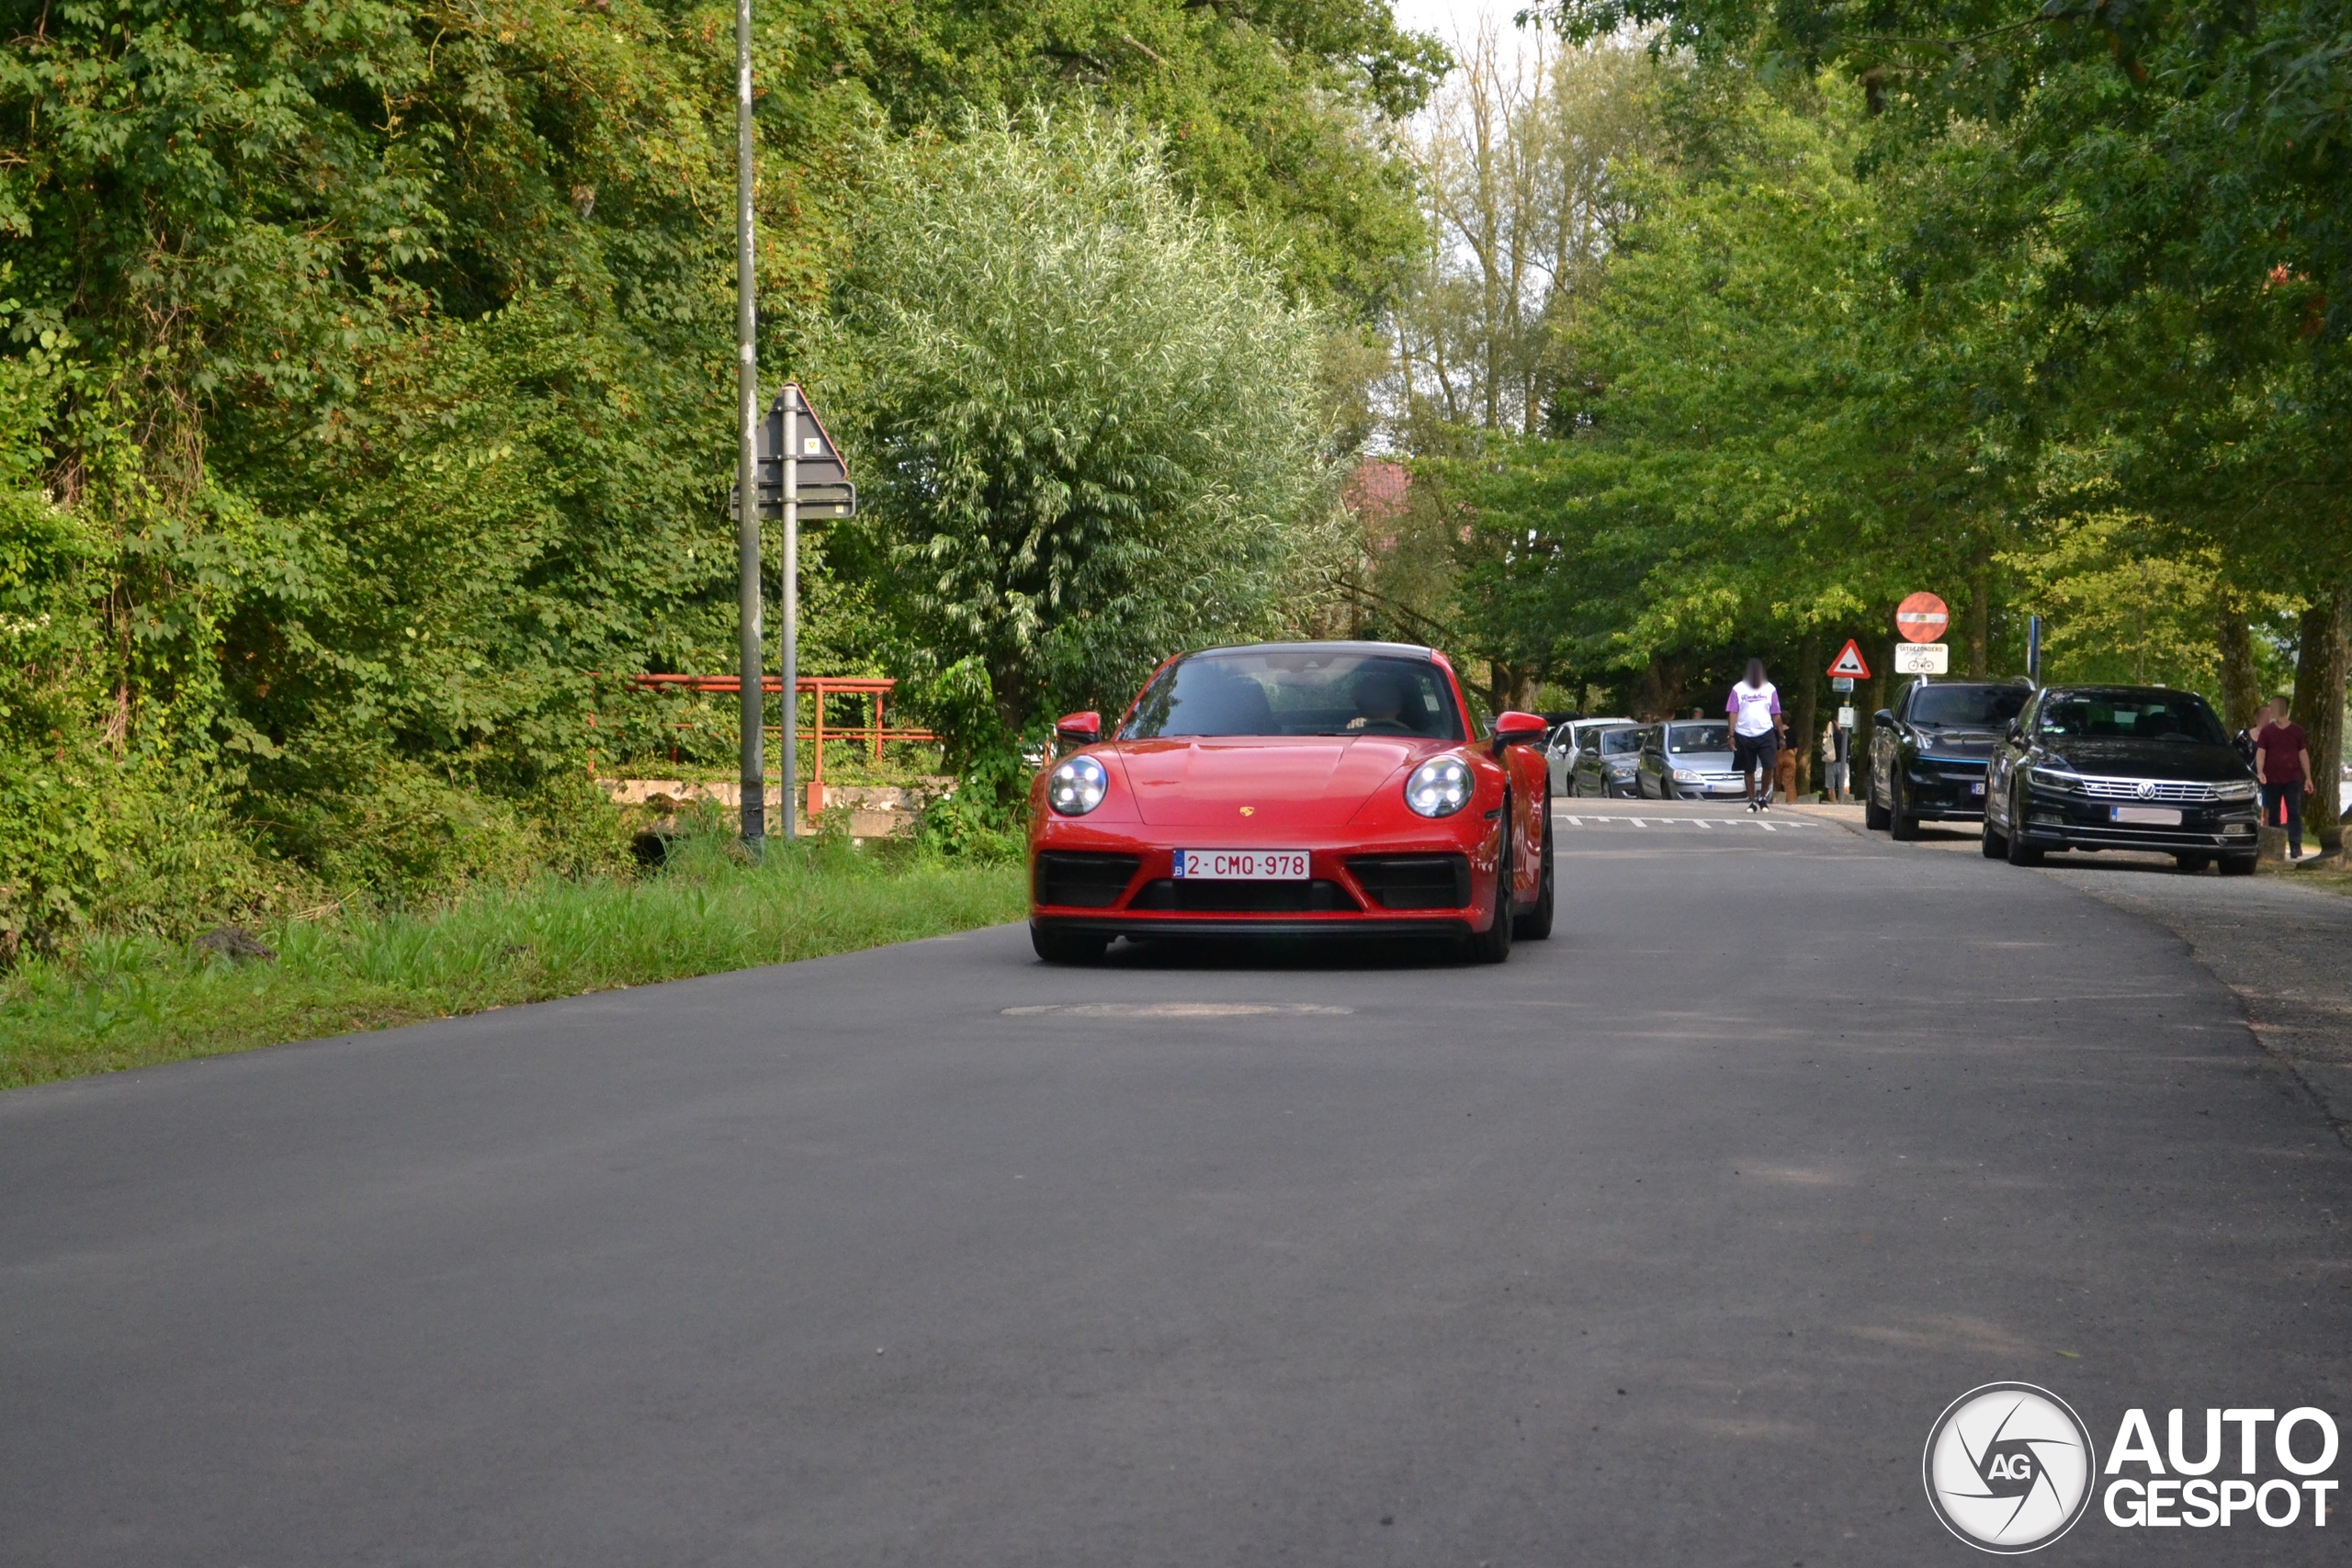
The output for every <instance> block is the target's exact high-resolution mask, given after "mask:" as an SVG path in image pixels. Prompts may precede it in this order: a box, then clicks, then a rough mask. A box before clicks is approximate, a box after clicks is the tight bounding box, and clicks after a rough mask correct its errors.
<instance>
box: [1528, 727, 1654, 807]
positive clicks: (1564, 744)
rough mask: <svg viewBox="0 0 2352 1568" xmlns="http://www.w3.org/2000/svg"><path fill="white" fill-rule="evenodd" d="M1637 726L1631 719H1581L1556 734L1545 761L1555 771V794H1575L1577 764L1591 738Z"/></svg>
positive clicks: (1553, 788) (1553, 785)
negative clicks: (1609, 730) (1602, 732)
mask: <svg viewBox="0 0 2352 1568" xmlns="http://www.w3.org/2000/svg"><path fill="white" fill-rule="evenodd" d="M1633 722H1634V721H1633V720H1632V719H1630V718H1577V719H1571V720H1569V721H1568V722H1567V723H1566V724H1563V725H1561V726H1560V727H1559V728H1557V729H1555V730H1554V731H1552V739H1550V740H1549V741H1548V742H1547V743H1546V744H1545V745H1544V761H1545V763H1546V764H1547V765H1549V766H1550V768H1551V770H1552V793H1553V794H1554V795H1567V794H1569V793H1571V789H1572V786H1571V785H1570V784H1569V780H1571V779H1572V778H1574V777H1575V776H1576V771H1577V759H1578V758H1580V757H1581V756H1582V755H1583V754H1584V749H1585V747H1586V746H1587V745H1588V744H1589V742H1590V738H1591V737H1593V736H1595V735H1598V734H1599V733H1600V731H1602V730H1604V729H1623V728H1630V727H1631V726H1632V724H1633Z"/></svg>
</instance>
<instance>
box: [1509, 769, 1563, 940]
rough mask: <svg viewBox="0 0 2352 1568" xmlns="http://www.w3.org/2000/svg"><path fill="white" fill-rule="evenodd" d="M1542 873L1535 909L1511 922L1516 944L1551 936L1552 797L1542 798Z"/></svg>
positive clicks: (1553, 901) (1545, 795) (1548, 795)
mask: <svg viewBox="0 0 2352 1568" xmlns="http://www.w3.org/2000/svg"><path fill="white" fill-rule="evenodd" d="M1542 861H1543V868H1544V869H1543V871H1542V873H1541V875H1540V878H1539V880H1538V882H1537V885H1536V894H1535V908H1532V909H1530V910H1528V911H1527V913H1525V914H1523V915H1521V916H1519V917H1518V918H1517V919H1514V920H1513V921H1512V922H1511V931H1510V934H1511V937H1512V939H1513V940H1515V941H1518V942H1542V941H1543V940H1544V938H1546V937H1548V936H1550V935H1551V934H1552V910H1553V906H1554V903H1555V900H1554V898H1553V895H1552V796H1551V794H1550V792H1549V791H1546V792H1545V794H1544V853H1543V857H1542Z"/></svg>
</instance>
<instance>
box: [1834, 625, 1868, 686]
mask: <svg viewBox="0 0 2352 1568" xmlns="http://www.w3.org/2000/svg"><path fill="white" fill-rule="evenodd" d="M1829 678H1830V679H1831V680H1833V681H1867V680H1869V679H1870V678H1871V667H1870V666H1869V665H1867V664H1865V663H1863V662H1862V650H1861V648H1860V646H1859V645H1858V644H1857V643H1856V642H1855V641H1854V639H1853V638H1852V637H1848V638H1847V639H1846V646H1845V647H1844V648H1842V649H1838V657H1837V658H1835V659H1833V660H1830V661H1829ZM1850 689H1851V688H1849V690H1850Z"/></svg>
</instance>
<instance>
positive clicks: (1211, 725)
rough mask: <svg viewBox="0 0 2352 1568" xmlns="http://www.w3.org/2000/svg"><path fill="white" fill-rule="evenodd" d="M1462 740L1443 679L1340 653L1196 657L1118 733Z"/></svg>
mask: <svg viewBox="0 0 2352 1568" xmlns="http://www.w3.org/2000/svg"><path fill="white" fill-rule="evenodd" d="M1187 735H1197V736H1219V735H1415V736H1420V737H1424V738H1426V739H1433V740H1459V739H1462V738H1463V733H1462V714H1461V711H1460V709H1459V708H1457V707H1456V706H1455V705H1454V701H1453V691H1452V690H1451V687H1450V684H1449V682H1447V681H1446V678H1445V671H1442V670H1441V669H1440V668H1438V666H1437V665H1435V664H1433V663H1431V662H1430V660H1426V659H1412V658H1400V657H1397V656H1394V655H1388V654H1376V653H1360V652H1353V651H1348V650H1343V649H1319V648H1285V649H1250V650H1245V651H1238V652H1233V653H1206V654H1195V655H1193V657H1192V658H1189V659H1185V660H1179V661H1178V662H1177V663H1176V664H1174V665H1172V666H1170V668H1168V669H1166V670H1163V671H1160V673H1159V678H1158V679H1156V680H1154V681H1153V682H1152V683H1151V684H1150V685H1149V686H1148V687H1147V688H1145V690H1144V694H1143V695H1142V696H1141V697H1140V698H1138V699H1137V700H1136V711H1135V715H1134V716H1133V717H1131V718H1129V719H1128V720H1127V723H1126V727H1125V728H1123V729H1122V730H1120V731H1119V739H1122V740H1149V739H1156V738H1159V737H1161V736H1187Z"/></svg>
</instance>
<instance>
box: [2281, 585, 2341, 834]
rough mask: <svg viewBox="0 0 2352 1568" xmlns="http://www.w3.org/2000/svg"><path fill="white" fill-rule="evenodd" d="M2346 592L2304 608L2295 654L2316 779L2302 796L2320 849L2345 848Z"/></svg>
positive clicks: (2301, 718) (2300, 715) (2300, 716)
mask: <svg viewBox="0 0 2352 1568" xmlns="http://www.w3.org/2000/svg"><path fill="white" fill-rule="evenodd" d="M2346 598H2347V594H2346V590H2345V588H2344V586H2343V585H2342V584H2338V585H2336V586H2335V587H2333V588H2330V589H2328V590H2327V591H2326V592H2324V593H2323V594H2321V595H2320V597H2319V599H2318V601H2317V602H2316V603H2314V604H2312V607H2311V608H2310V609H2308V610H2305V611H2304V612H2303V624H2302V628H2301V629H2302V648H2301V650H2300V651H2299V652H2298V653H2297V655H2296V658H2295V707H2294V718H2295V722H2296V723H2297V724H2300V725H2301V726H2302V727H2303V734H2304V736H2305V737H2306V738H2308V739H2309V740H2310V743H2311V752H2312V784H2311V790H2310V793H2309V794H2307V795H2305V796H2304V797H2303V821H2304V822H2305V823H2306V824H2307V825H2308V826H2310V827H2311V828H2312V829H2314V836H2316V837H2317V838H2318V840H2319V845H2320V848H2322V849H2323V850H2327V851H2330V852H2334V851H2337V850H2341V849H2342V848H2343V847H2344V824H2343V823H2342V822H2340V821H2338V820H2337V816H2338V814H2339V813H2340V812H2341V811H2342V810H2343V808H2344V807H2343V793H2344V792H2343V789H2342V788H2341V785H2342V783H2343V773H2342V767H2343V756H2344V673H2345V671H2344V666H2345V625H2344V620H2345V612H2346Z"/></svg>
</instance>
